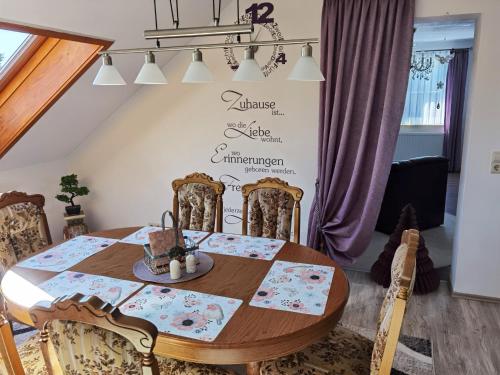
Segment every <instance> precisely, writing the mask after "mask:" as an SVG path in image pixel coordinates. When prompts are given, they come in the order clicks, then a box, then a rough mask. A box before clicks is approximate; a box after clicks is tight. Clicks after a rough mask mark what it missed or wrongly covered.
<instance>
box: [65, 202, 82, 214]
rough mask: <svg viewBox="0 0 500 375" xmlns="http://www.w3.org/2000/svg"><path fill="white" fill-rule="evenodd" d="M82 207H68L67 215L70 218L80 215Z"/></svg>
mask: <svg viewBox="0 0 500 375" xmlns="http://www.w3.org/2000/svg"><path fill="white" fill-rule="evenodd" d="M80 211H81V206H80V205H79V204H77V205H75V206H66V213H67V214H68V215H69V216H74V215H80Z"/></svg>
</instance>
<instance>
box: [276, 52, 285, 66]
mask: <svg viewBox="0 0 500 375" xmlns="http://www.w3.org/2000/svg"><path fill="white" fill-rule="evenodd" d="M276 62H277V63H281V64H286V62H287V59H286V57H285V54H284V53H283V52H281V53H279V54H278V57H277V58H276Z"/></svg>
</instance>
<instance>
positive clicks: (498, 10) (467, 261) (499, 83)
mask: <svg viewBox="0 0 500 375" xmlns="http://www.w3.org/2000/svg"><path fill="white" fill-rule="evenodd" d="M473 13H480V18H479V22H478V25H477V30H476V44H475V47H474V62H473V67H472V75H471V87H470V91H469V93H470V100H469V103H468V104H469V108H468V111H467V118H466V124H465V132H466V133H465V142H464V154H463V163H462V177H461V179H460V183H461V186H460V196H459V205H458V212H457V213H458V215H457V230H456V234H455V241H454V258H453V264H452V285H453V289H454V291H455V292H458V293H466V294H477V295H482V296H488V297H495V298H500V273H499V272H498V264H500V243H499V241H498V228H499V225H500V202H499V200H498V196H499V192H500V176H499V175H492V174H490V173H489V169H490V161H491V160H490V159H491V151H493V150H500V125H499V123H498V119H500V105H499V103H500V90H499V87H500V75H499V74H498V61H499V59H500V44H499V43H498V34H499V33H500V23H499V19H500V2H499V1H498V0H480V1H479V0H476V1H470V0H440V1H435V0H417V8H416V15H417V16H418V17H430V16H445V15H460V14H473Z"/></svg>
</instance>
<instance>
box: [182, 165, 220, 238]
mask: <svg viewBox="0 0 500 375" xmlns="http://www.w3.org/2000/svg"><path fill="white" fill-rule="evenodd" d="M172 188H173V189H174V203H173V214H174V218H175V220H176V221H177V222H178V223H179V228H181V229H191V230H202V231H205V232H213V231H214V230H215V231H216V232H222V195H223V194H224V190H225V186H224V184H223V183H222V182H218V181H214V180H213V178H212V177H210V176H208V175H206V174H205V173H192V174H190V175H187V176H186V177H184V178H178V179H176V180H174V181H172Z"/></svg>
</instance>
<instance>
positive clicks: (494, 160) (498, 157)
mask: <svg viewBox="0 0 500 375" xmlns="http://www.w3.org/2000/svg"><path fill="white" fill-rule="evenodd" d="M491 173H492V174H500V151H495V152H493V153H492V154H491Z"/></svg>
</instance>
